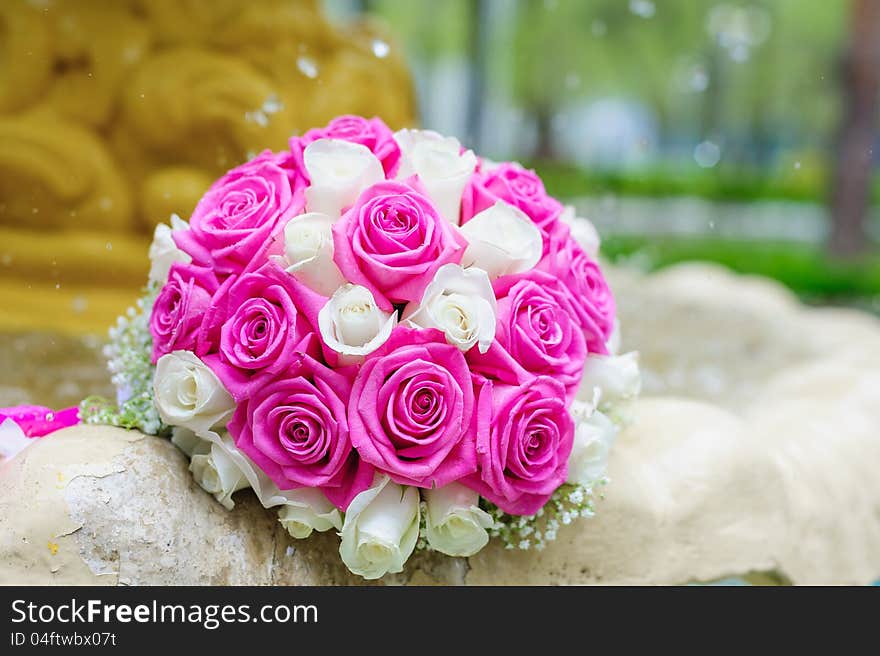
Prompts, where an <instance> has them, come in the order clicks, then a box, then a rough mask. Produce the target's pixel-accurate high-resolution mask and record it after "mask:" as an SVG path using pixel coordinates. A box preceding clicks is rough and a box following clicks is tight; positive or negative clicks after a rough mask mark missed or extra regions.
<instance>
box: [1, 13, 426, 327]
mask: <svg viewBox="0 0 880 656" xmlns="http://www.w3.org/2000/svg"><path fill="white" fill-rule="evenodd" d="M415 111H416V110H415V99H414V95H413V92H412V84H411V81H410V77H409V74H408V72H407V70H406V67H405V66H404V64H403V61H402V58H401V55H400V53H399V50H398V48H397V47H396V45H395V44H394V43H393V42H392V41H391V40H390V39H389V37H388V35H387V34H385V33H384V32H383V30H382V29H381V28H379V27H378V26H377V25H375V24H373V23H371V22H370V21H369V20H364V19H358V20H357V21H356V22H353V23H350V24H344V25H339V24H334V23H331V22H329V21H328V20H327V19H326V17H325V16H324V15H323V13H322V9H321V6H320V3H318V2H317V1H316V0H256V1H250V2H245V1H242V0H126V1H123V0H114V1H110V0H3V1H2V2H0V308H2V309H0V330H12V331H20V330H50V331H53V332H61V333H68V334H79V333H88V332H102V333H103V332H104V330H105V329H106V327H107V326H109V325H110V324H111V323H112V322H113V321H114V319H115V317H116V315H118V314H119V313H120V312H122V311H123V310H124V309H125V308H126V307H127V306H128V305H130V304H131V303H132V302H133V301H134V299H135V298H136V297H137V295H138V293H139V290H140V288H141V286H142V285H143V284H144V283H145V281H146V273H147V270H148V261H147V247H148V245H149V241H150V235H151V233H152V230H153V227H154V226H155V224H156V223H158V222H160V221H167V220H168V218H169V216H170V214H171V213H172V212H175V213H177V214H179V215H180V216H181V217H183V218H188V216H189V213H190V212H191V211H192V208H193V207H194V206H195V203H196V201H197V200H198V198H199V197H200V196H201V194H202V193H203V192H204V191H205V189H206V188H207V187H208V186H209V185H210V183H211V182H212V181H213V180H214V179H215V178H216V177H218V176H219V175H220V174H222V173H223V172H224V171H226V170H227V169H229V168H231V167H232V166H234V165H236V164H237V163H239V162H241V161H244V160H245V159H247V158H248V157H249V156H251V155H253V154H255V153H257V152H259V151H260V150H262V149H264V148H272V149H275V150H279V149H283V148H285V147H286V144H287V140H288V138H289V137H290V135H291V134H294V133H300V132H303V131H305V130H306V129H308V128H310V127H313V126H319V125H324V124H325V123H326V122H327V121H328V120H329V119H331V118H332V117H333V116H336V115H338V114H343V113H357V114H362V115H366V116H372V115H378V116H381V117H382V118H383V119H384V120H385V121H386V122H387V123H388V124H389V125H390V126H391V127H392V128H395V129H396V128H399V127H403V126H405V125H409V124H411V123H412V122H413V120H414V116H415Z"/></svg>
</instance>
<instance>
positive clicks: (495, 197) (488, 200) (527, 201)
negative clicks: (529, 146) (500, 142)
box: [461, 162, 562, 234]
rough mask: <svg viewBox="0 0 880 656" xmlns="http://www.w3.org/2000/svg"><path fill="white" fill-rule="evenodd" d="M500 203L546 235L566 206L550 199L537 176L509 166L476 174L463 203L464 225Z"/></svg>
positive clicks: (515, 166) (514, 165) (511, 164)
mask: <svg viewBox="0 0 880 656" xmlns="http://www.w3.org/2000/svg"><path fill="white" fill-rule="evenodd" d="M481 169H484V165H483V164H481ZM499 200H503V201H504V202H506V203H509V204H510V205H513V206H514V207H517V208H519V209H521V210H522V211H523V212H525V214H526V215H527V216H528V217H529V218H530V219H531V220H532V221H534V222H535V224H536V225H537V226H538V227H539V228H541V231H542V232H543V233H545V234H546V233H547V231H548V230H550V228H551V227H552V226H553V224H554V223H555V222H556V220H557V219H558V218H559V215H560V214H561V213H562V203H560V202H559V201H558V200H556V199H555V198H553V197H552V196H549V195H547V191H546V190H545V189H544V183H543V182H542V181H541V178H539V177H538V174H537V173H535V172H534V171H531V170H528V169H524V168H523V167H521V166H519V165H518V164H514V163H512V162H506V163H504V164H499V165H498V166H497V167H495V168H493V169H491V170H489V171H485V170H483V171H481V172H480V173H476V174H474V176H473V178H472V179H471V181H470V183H469V184H468V186H467V187H465V190H464V195H463V196H462V199H461V222H462V223H465V222H467V221H468V220H469V219H470V218H471V217H472V216H474V215H475V214H479V213H480V212H482V211H483V210H485V209H487V208H489V207H492V206H493V205H494V204H495V203H496V202H497V201H499Z"/></svg>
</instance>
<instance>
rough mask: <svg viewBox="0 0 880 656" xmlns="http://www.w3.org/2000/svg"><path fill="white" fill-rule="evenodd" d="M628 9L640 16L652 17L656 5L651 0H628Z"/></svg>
mask: <svg viewBox="0 0 880 656" xmlns="http://www.w3.org/2000/svg"><path fill="white" fill-rule="evenodd" d="M629 10H630V11H631V12H632V13H634V14H635V15H636V16H639V17H641V18H653V17H654V14H655V13H657V7H655V6H654V3H653V2H651V0H629Z"/></svg>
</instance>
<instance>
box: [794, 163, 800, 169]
mask: <svg viewBox="0 0 880 656" xmlns="http://www.w3.org/2000/svg"><path fill="white" fill-rule="evenodd" d="M794 167H795V168H796V169H800V168H801V163H800V162H799V161H798V162H795V163H794Z"/></svg>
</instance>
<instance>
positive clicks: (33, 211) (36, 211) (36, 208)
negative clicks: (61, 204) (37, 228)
mask: <svg viewBox="0 0 880 656" xmlns="http://www.w3.org/2000/svg"><path fill="white" fill-rule="evenodd" d="M39 211H40V208H39V207H33V208H31V212H32V213H33V214H37V213H38V212H39Z"/></svg>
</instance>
